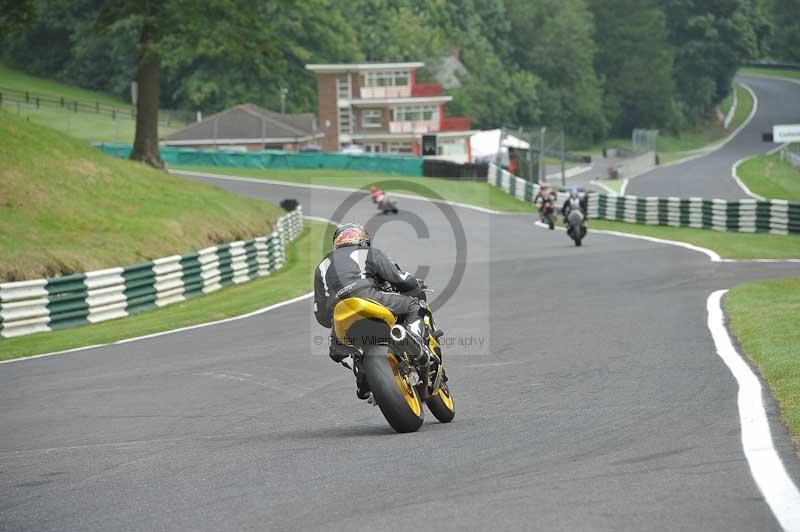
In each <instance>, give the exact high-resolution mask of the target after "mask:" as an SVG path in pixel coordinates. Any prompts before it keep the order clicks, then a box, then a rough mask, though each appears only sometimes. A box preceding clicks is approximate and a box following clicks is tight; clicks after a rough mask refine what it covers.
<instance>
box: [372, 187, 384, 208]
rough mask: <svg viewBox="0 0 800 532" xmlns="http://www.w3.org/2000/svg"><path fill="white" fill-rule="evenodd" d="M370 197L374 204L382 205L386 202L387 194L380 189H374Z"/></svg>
mask: <svg viewBox="0 0 800 532" xmlns="http://www.w3.org/2000/svg"><path fill="white" fill-rule="evenodd" d="M369 195H370V196H371V197H372V203H377V204H378V205H380V204H381V203H383V202H384V200H386V192H384V191H383V190H381V189H379V188H378V187H372V188H371V189H370V192H369Z"/></svg>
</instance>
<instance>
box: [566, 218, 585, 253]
mask: <svg viewBox="0 0 800 532" xmlns="http://www.w3.org/2000/svg"><path fill="white" fill-rule="evenodd" d="M565 222H566V224H567V235H568V236H569V237H570V238H571V239H572V240H574V241H575V245H576V246H580V245H581V242H582V241H583V239H584V237H585V236H586V217H585V216H584V215H583V213H582V212H581V211H579V210H577V209H574V210H571V211H570V212H569V214H568V215H567V219H566V220H565Z"/></svg>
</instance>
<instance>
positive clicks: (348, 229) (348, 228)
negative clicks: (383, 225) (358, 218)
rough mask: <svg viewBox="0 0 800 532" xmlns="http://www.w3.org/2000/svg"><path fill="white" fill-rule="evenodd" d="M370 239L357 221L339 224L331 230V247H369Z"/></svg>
mask: <svg viewBox="0 0 800 532" xmlns="http://www.w3.org/2000/svg"><path fill="white" fill-rule="evenodd" d="M371 241H372V239H371V238H370V236H369V233H367V230H366V229H364V226H363V225H361V224H357V223H346V224H341V225H340V226H339V227H337V228H336V231H334V232H333V247H334V248H335V249H338V248H340V247H344V246H360V247H365V248H367V247H369V245H370V243H371Z"/></svg>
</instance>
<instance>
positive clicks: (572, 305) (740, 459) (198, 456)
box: [0, 100, 800, 532]
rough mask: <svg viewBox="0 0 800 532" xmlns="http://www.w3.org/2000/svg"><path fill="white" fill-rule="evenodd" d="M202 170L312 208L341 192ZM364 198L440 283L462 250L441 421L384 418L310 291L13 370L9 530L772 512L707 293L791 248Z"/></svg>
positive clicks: (5, 418) (6, 407) (698, 517)
mask: <svg viewBox="0 0 800 532" xmlns="http://www.w3.org/2000/svg"><path fill="white" fill-rule="evenodd" d="M760 105H765V102H764V101H763V100H762V101H761V102H760ZM698 164H699V163H698ZM675 168H678V167H675ZM196 179H203V180H205V181H208V182H210V183H214V184H216V185H219V186H223V187H225V188H227V189H229V190H232V191H234V192H237V193H241V194H247V195H252V196H255V197H259V198H264V199H268V200H270V201H279V200H280V199H283V198H287V197H293V198H297V199H299V200H300V201H301V202H302V203H303V206H304V210H305V213H306V214H308V215H313V216H319V217H325V218H329V217H331V216H333V215H334V213H335V211H336V210H337V208H339V207H340V206H341V205H343V204H345V203H347V202H348V198H349V197H350V194H349V193H347V192H340V191H330V190H319V189H313V190H309V189H305V188H298V187H293V186H282V185H272V184H264V183H253V182H248V181H233V180H216V179H212V178H196ZM354 199H355V200H358V201H357V202H356V204H355V205H354V206H353V207H352V208H351V209H350V210H349V213H348V214H347V215H346V219H355V220H360V221H362V222H364V221H366V222H367V223H368V227H376V226H380V228H379V229H378V230H377V232H376V234H375V245H376V246H378V247H380V248H382V249H384V250H385V251H387V252H388V253H389V254H390V255H391V256H393V257H394V258H395V259H396V260H398V261H399V262H400V263H401V264H402V265H403V266H404V267H406V268H407V269H409V270H411V271H415V270H417V268H426V267H427V268H429V274H427V276H426V277H427V279H428V282H429V284H430V285H431V286H432V287H434V288H439V289H442V288H443V287H444V286H446V285H447V283H448V280H449V279H450V278H451V274H452V273H453V272H454V271H456V272H457V271H458V270H459V268H458V265H459V264H463V265H464V270H463V279H462V281H461V283H460V285H459V286H458V289H457V290H456V291H455V292H454V293H453V295H452V297H451V298H450V299H449V300H448V301H447V302H446V303H445V304H444V306H443V307H442V308H440V309H438V311H437V321H438V323H439V324H440V325H441V326H442V328H444V329H445V332H446V334H447V337H448V338H449V339H450V340H451V341H452V342H454V345H453V346H451V347H450V348H449V349H447V350H446V351H445V356H446V363H447V366H448V373H449V375H450V377H451V384H452V390H453V393H454V396H455V400H456V409H457V414H456V419H455V421H454V422H453V423H451V424H449V425H443V424H439V423H437V422H436V421H435V420H434V419H433V416H431V415H430V414H429V415H428V416H427V419H426V423H425V425H424V426H423V427H422V429H421V430H420V432H418V433H414V434H407V435H397V434H395V433H394V432H393V431H392V430H391V429H390V428H389V427H388V425H387V423H386V422H385V421H384V419H383V417H382V416H381V414H380V411H379V410H378V409H377V408H374V407H372V406H369V405H367V404H366V403H364V402H360V401H358V400H357V399H356V397H355V390H354V384H353V382H352V380H353V379H352V376H351V375H350V374H349V373H348V372H347V371H345V370H344V369H343V368H342V367H340V366H337V365H335V364H333V363H332V362H331V361H330V360H329V359H328V358H327V357H326V356H325V354H324V353H325V352H326V349H325V348H324V346H317V345H315V337H316V336H321V337H323V338H324V337H325V336H327V331H325V330H323V329H322V328H320V327H318V326H317V325H316V323H315V322H313V317H312V315H311V301H310V300H309V299H306V300H303V301H300V302H296V303H293V304H290V305H287V306H284V307H282V308H279V309H275V310H273V311H271V312H268V313H265V314H261V315H258V316H254V317H251V318H246V319H241V320H237V321H231V322H228V323H224V324H220V325H216V326H212V327H206V328H200V329H194V330H191V331H186V332H180V333H174V334H169V335H165V336H159V337H155V338H150V339H145V340H140V341H135V342H130V343H125V344H120V345H113V346H107V347H100V348H96V349H90V350H84V351H78V352H73V353H69V354H63V355H58V356H53V357H46V358H39V359H33V360H25V361H20V362H14V363H11V364H3V365H0V405H2V410H0V427H2V437H0V479H2V482H0V530H3V531H21V530H26V531H37V532H44V531H65V530H69V531H72V530H75V531H77V530H80V531H103V532H108V531H126V530H137V531H143V530H147V531H151V530H170V531H172V530H175V531H179V530H180V531H185V530H192V531H214V532H220V531H241V530H326V531H327V530H343V531H348V532H351V531H353V530H398V529H401V528H403V529H422V530H429V529H438V530H548V531H549V530H608V531H619V530H709V531H710V530H720V531H756V530H757V531H772V530H780V528H779V525H778V523H777V521H776V519H775V517H774V516H773V514H772V512H771V511H770V508H769V507H768V505H767V504H766V503H765V501H764V498H763V497H762V495H761V493H760V491H759V489H758V487H757V486H756V484H755V482H754V480H753V477H752V475H751V473H750V469H749V466H748V463H747V461H746V459H745V455H744V453H743V451H742V443H741V439H740V432H741V431H740V422H739V413H738V410H737V384H736V381H735V380H734V378H733V376H732V375H731V373H730V372H729V370H728V369H727V367H726V366H725V365H724V363H723V362H722V360H721V359H720V358H719V357H718V356H717V354H716V352H715V346H714V343H713V341H712V338H711V335H710V333H709V330H708V328H707V325H706V319H707V315H706V299H707V298H708V296H709V294H710V293H711V292H712V291H714V290H718V289H723V288H731V287H733V286H735V285H737V284H739V283H742V282H746V281H749V280H753V279H761V278H770V277H780V276H787V275H800V265H798V264H785V263H775V264H755V263H713V262H710V261H709V260H708V258H707V257H706V256H705V255H703V254H701V253H698V252H695V251H691V250H687V249H684V248H680V247H674V246H669V245H663V244H657V243H652V242H647V241H642V240H635V239H628V238H622V237H617V236H612V235H604V234H597V233H590V234H589V236H588V237H587V240H586V242H585V246H584V247H583V248H575V247H574V246H573V245H572V243H571V241H570V240H569V239H568V238H567V237H566V236H565V235H564V233H563V232H560V231H552V232H551V231H547V230H542V229H539V228H537V227H534V225H533V217H532V216H529V215H524V214H523V215H502V216H498V215H491V214H487V213H484V212H479V211H476V210H473V209H467V208H460V207H457V208H455V211H454V212H455V214H456V215H457V219H458V223H456V224H453V223H452V222H451V221H450V220H448V219H447V218H446V216H445V215H444V214H443V213H442V212H441V209H440V207H439V206H437V205H435V204H432V203H430V202H427V201H423V200H413V201H412V200H405V199H403V200H400V201H399V207H400V208H401V214H400V215H399V216H397V217H388V216H387V217H381V216H376V215H375V213H374V207H373V206H372V205H371V203H370V202H369V200H368V199H367V198H365V197H361V196H358V197H356V198H354ZM420 221H423V222H424V227H423V228H422V229H420V232H419V235H418V232H417V230H416V229H415V228H414V227H417V228H419V227H418V224H419V222H420ZM415 224H416V225H415ZM459 226H460V227H462V228H463V234H464V236H465V238H466V252H467V256H466V260H465V261H463V260H460V259H458V258H457V250H456V246H455V244H454V242H455V241H456V239H455V238H454V236H453V235H454V231H455V233H456V235H458V234H460V230H459V229H458V228H459ZM320 245H321V244H320ZM310 285H311V280H310V279H309V286H310ZM434 296H437V294H434ZM440 302H441V299H440ZM481 342H482V343H481ZM766 407H767V412H768V415H769V417H770V425H771V430H772V435H773V439H774V442H775V445H776V448H777V449H778V452H779V454H780V456H781V458H782V460H783V462H784V464H785V465H786V468H787V470H788V473H789V474H790V476H791V477H792V478H793V479H794V481H795V483H798V481H800V462H798V460H797V458H796V456H795V455H794V451H793V448H792V444H791V441H790V439H789V437H788V434H787V432H786V430H785V428H784V427H783V426H782V425H781V424H780V422H779V420H778V413H777V411H776V408H775V406H774V405H773V404H772V402H771V400H770V399H767V404H766Z"/></svg>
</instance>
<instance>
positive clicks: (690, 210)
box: [488, 164, 800, 235]
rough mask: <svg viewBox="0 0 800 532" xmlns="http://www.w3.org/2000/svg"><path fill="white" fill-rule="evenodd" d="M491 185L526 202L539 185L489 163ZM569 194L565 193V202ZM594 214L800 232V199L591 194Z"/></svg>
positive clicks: (560, 197) (677, 223)
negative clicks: (763, 199)
mask: <svg viewBox="0 0 800 532" xmlns="http://www.w3.org/2000/svg"><path fill="white" fill-rule="evenodd" d="M488 181H489V183H490V184H492V185H495V186H497V187H500V188H501V189H503V191H505V192H507V193H508V194H510V195H512V196H514V197H516V198H517V199H519V200H521V201H526V202H533V198H534V197H535V196H536V194H537V193H538V192H539V185H536V184H534V183H531V182H530V181H526V180H524V179H520V178H519V177H516V176H513V175H511V174H510V173H509V172H508V171H507V170H503V169H501V168H498V167H497V166H495V165H493V164H490V165H489V177H488ZM566 198H567V194H566V193H559V194H558V200H559V201H564V200H565V199H566ZM589 218H590V219H591V218H594V219H599V220H613V221H620V222H628V223H638V224H645V225H669V226H673V227H694V228H698V229H713V230H715V231H733V232H740V233H772V234H778V235H787V234H800V203H798V202H791V201H785V200H765V201H761V200H755V199H743V200H736V201H727V200H721V199H704V198H674V197H670V198H657V197H646V198H640V197H637V196H615V195H612V194H590V195H589Z"/></svg>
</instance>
